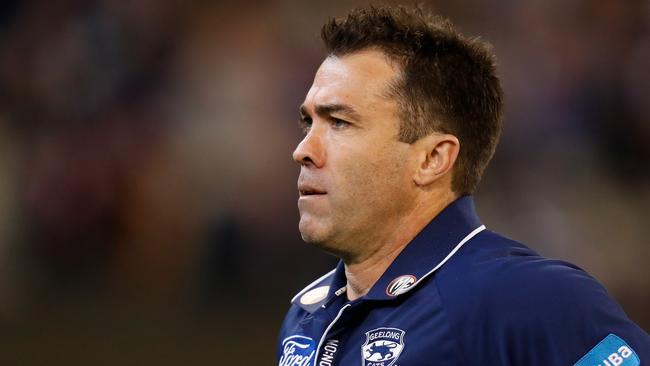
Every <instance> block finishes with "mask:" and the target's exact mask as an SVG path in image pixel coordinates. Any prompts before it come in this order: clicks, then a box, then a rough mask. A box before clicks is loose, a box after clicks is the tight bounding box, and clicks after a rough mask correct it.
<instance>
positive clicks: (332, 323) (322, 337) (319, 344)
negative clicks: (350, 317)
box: [314, 304, 352, 365]
mask: <svg viewBox="0 0 650 366" xmlns="http://www.w3.org/2000/svg"><path fill="white" fill-rule="evenodd" d="M350 306H352V305H350V304H345V305H344V306H343V307H342V308H341V310H339V313H338V314H336V318H334V320H332V322H331V323H330V325H328V326H327V328H325V332H323V335H322V336H321V337H320V341H319V342H318V347H316V358H315V359H314V365H316V364H317V363H318V352H320V347H321V346H322V345H323V341H325V338H326V337H327V333H329V331H330V329H332V327H333V326H334V323H336V321H337V320H339V318H340V317H341V315H342V314H343V311H344V310H345V309H347V308H349V307H350Z"/></svg>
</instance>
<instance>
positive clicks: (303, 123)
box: [298, 117, 312, 133]
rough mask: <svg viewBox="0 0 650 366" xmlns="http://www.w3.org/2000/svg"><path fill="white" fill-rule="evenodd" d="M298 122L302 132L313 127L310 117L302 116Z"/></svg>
mask: <svg viewBox="0 0 650 366" xmlns="http://www.w3.org/2000/svg"><path fill="white" fill-rule="evenodd" d="M298 124H299V125H300V129H301V130H302V132H304V133H307V132H309V129H310V128H311V124H312V120H311V118H310V117H300V119H299V120H298Z"/></svg>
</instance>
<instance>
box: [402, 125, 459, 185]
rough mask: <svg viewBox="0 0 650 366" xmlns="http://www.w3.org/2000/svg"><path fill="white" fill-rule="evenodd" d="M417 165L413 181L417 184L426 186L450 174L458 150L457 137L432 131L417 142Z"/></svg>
mask: <svg viewBox="0 0 650 366" xmlns="http://www.w3.org/2000/svg"><path fill="white" fill-rule="evenodd" d="M417 144H419V145H420V146H418V148H419V149H418V150H419V151H418V167H417V170H416V172H415V175H414V177H413V181H414V182H415V184H417V185H418V186H427V185H430V184H432V183H434V182H436V181H438V180H439V179H440V178H442V177H444V176H446V175H447V174H448V173H449V174H451V170H452V168H453V166H454V164H455V163H456V159H457V158H458V153H459V152H460V142H459V141H458V138H457V137H456V136H454V135H450V134H438V133H434V134H431V135H429V136H426V137H424V138H422V139H421V140H420V141H418V142H417Z"/></svg>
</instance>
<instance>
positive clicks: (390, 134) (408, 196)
mask: <svg viewBox="0 0 650 366" xmlns="http://www.w3.org/2000/svg"><path fill="white" fill-rule="evenodd" d="M397 75H398V70H397V68H396V66H394V65H392V64H391V63H390V62H389V61H388V59H387V58H386V57H385V56H384V54H382V53H381V52H379V51H373V50H368V51H361V52H356V53H352V54H349V55H345V56H342V57H333V56H332V57H328V58H327V59H325V61H324V62H323V63H322V65H321V66H320V68H319V69H318V71H317V73H316V76H315V78H314V83H313V85H312V87H311V89H310V90H309V92H308V93H307V96H306V98H305V101H304V103H303V105H302V107H301V115H302V122H301V123H302V124H303V126H304V127H305V131H306V135H305V137H304V139H303V140H302V142H300V144H299V145H298V147H297V148H296V150H295V151H294V153H293V158H294V160H295V161H296V162H298V163H299V164H300V165H301V169H300V177H299V178H298V190H299V192H300V198H299V199H298V208H299V211H300V224H299V228H300V232H301V234H302V237H303V239H304V240H305V241H306V242H308V243H313V244H315V245H318V246H320V247H322V248H323V249H325V250H327V251H329V252H332V253H334V254H337V255H339V256H341V257H352V258H354V257H355V256H358V255H359V254H363V253H364V251H368V250H372V246H373V243H376V242H377V240H376V239H377V238H381V237H382V236H383V235H384V233H385V232H386V231H387V230H395V229H396V228H397V227H398V226H399V220H400V218H401V217H403V216H404V214H405V213H406V212H408V210H409V209H410V208H411V207H412V205H413V203H414V194H413V186H414V183H413V181H412V173H413V168H414V167H413V163H412V162H413V160H414V159H412V154H413V153H412V151H411V150H410V145H409V144H406V143H403V142H399V141H398V139H397V135H398V130H399V115H398V105H397V102H396V101H395V100H394V99H393V98H390V97H387V94H388V87H389V83H390V82H391V81H393V80H394V79H395V78H396V77H397Z"/></svg>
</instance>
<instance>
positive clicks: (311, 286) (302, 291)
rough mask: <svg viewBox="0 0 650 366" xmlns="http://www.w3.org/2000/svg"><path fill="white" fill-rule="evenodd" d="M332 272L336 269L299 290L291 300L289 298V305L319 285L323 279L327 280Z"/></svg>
mask: <svg viewBox="0 0 650 366" xmlns="http://www.w3.org/2000/svg"><path fill="white" fill-rule="evenodd" d="M334 272H336V268H335V269H333V270H331V271H329V272H327V273H325V274H324V275H322V276H320V277H319V278H317V279H316V280H314V281H313V282H312V283H310V284H309V285H307V286H306V287H305V288H303V289H302V290H300V292H298V293H297V294H296V295H295V296H294V297H293V298H291V303H293V302H294V301H296V299H297V298H299V297H300V296H302V295H303V294H304V293H305V292H307V291H309V290H311V289H312V288H313V287H315V286H316V285H318V284H319V283H321V282H322V281H323V280H325V279H326V278H328V277H329V276H331V275H333V274H334Z"/></svg>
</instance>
